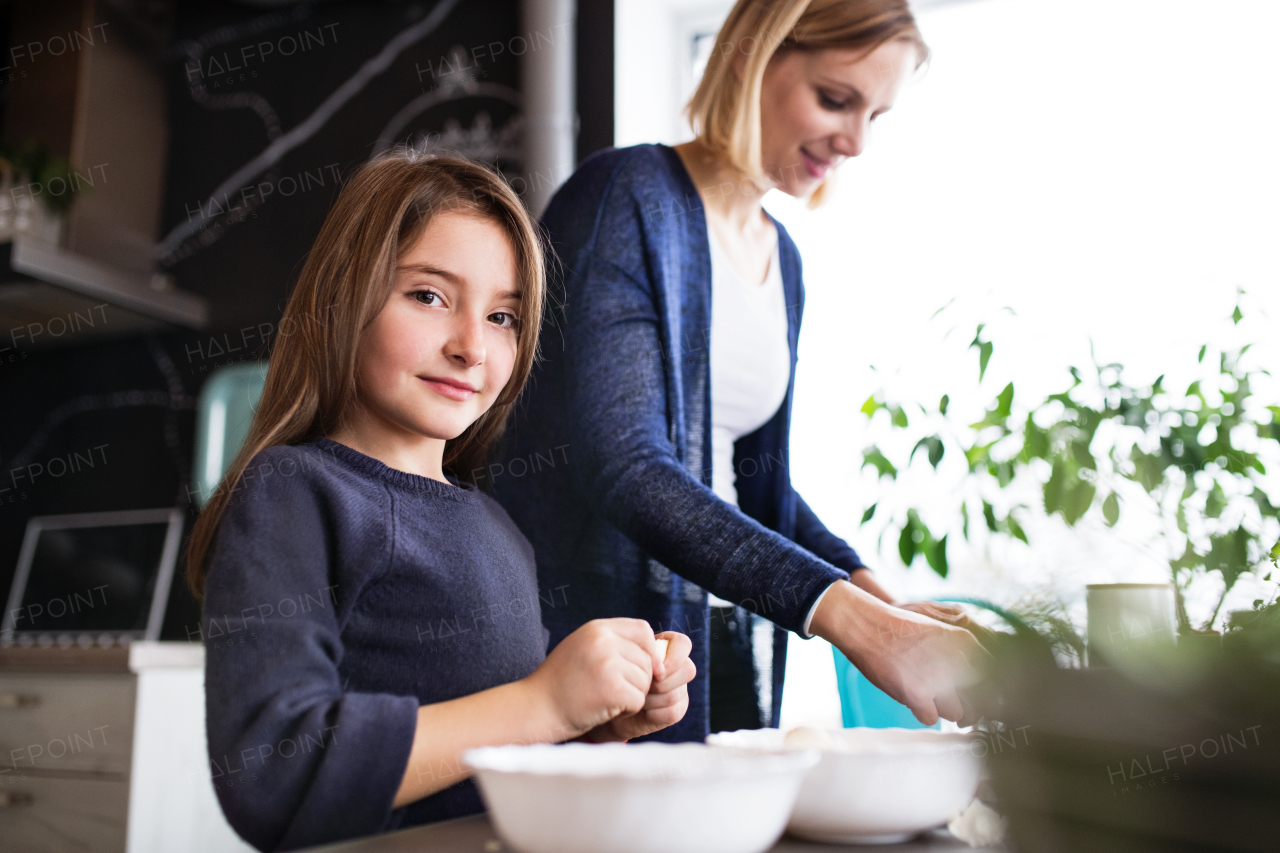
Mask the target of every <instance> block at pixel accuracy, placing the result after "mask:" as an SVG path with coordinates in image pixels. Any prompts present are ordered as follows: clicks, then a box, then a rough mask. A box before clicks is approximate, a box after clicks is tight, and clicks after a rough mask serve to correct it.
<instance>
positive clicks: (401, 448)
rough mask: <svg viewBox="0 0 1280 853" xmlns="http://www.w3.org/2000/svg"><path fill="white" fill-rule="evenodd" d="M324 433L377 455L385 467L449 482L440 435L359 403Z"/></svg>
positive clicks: (368, 454) (375, 457)
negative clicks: (420, 431) (331, 430)
mask: <svg viewBox="0 0 1280 853" xmlns="http://www.w3.org/2000/svg"><path fill="white" fill-rule="evenodd" d="M326 437H327V438H328V439H330V440H331V441H336V442H338V443H339V444H345V445H346V446H347V447H350V448H351V449H352V450H355V451H357V452H359V453H363V454H364V455H365V456H370V457H372V458H374V459H377V460H378V461H379V462H381V463H382V464H383V465H386V466H387V467H388V468H394V469H396V470H397V471H404V472H406V473H409V474H417V475H418V476H420V477H429V478H430V479H432V480H438V481H440V482H441V483H448V482H449V481H448V479H446V478H445V476H444V445H445V442H444V439H440V438H430V437H429V436H424V435H420V434H418V433H415V432H411V431H410V430H407V429H405V428H404V427H402V426H400V425H399V424H395V423H392V422H391V421H388V420H386V419H384V418H381V417H379V416H377V415H375V414H373V413H372V412H369V411H368V410H367V409H365V408H363V407H359V409H358V411H357V412H356V413H354V414H353V415H352V417H351V418H350V419H349V420H348V422H347V423H346V424H344V425H343V426H342V428H340V429H338V430H337V431H335V432H334V433H332V434H331V435H329V436H326Z"/></svg>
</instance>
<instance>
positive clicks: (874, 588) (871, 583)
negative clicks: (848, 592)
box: [849, 569, 899, 605]
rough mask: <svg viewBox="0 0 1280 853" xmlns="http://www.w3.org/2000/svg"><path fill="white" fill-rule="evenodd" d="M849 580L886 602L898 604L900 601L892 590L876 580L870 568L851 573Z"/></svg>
mask: <svg viewBox="0 0 1280 853" xmlns="http://www.w3.org/2000/svg"><path fill="white" fill-rule="evenodd" d="M849 582H850V583H852V584H853V585H854V586H856V587H858V589H861V590H865V591H867V592H869V593H871V594H872V595H874V596H875V597H876V598H878V599H880V600H881V601H883V602H884V603H885V604H891V605H897V604H898V603H899V602H898V600H897V599H895V598H894V597H893V595H892V594H890V592H889V591H888V590H887V589H885V588H884V587H882V586H881V585H880V582H879V581H877V580H876V576H875V575H874V574H873V573H872V571H871V570H870V569H858V570H857V571H856V572H851V573H850V574H849Z"/></svg>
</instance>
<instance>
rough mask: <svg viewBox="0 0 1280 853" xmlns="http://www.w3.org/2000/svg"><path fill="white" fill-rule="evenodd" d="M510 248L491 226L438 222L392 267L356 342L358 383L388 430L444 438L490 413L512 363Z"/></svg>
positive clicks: (515, 316) (446, 216) (462, 218)
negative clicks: (384, 292) (385, 292)
mask: <svg viewBox="0 0 1280 853" xmlns="http://www.w3.org/2000/svg"><path fill="white" fill-rule="evenodd" d="M519 317H520V294H519V287H518V285H517V277H516V261H515V252H514V250H513V249H512V246H511V241H510V239H509V238H508V237H507V234H506V232H505V231H504V230H503V228H502V227H501V226H500V225H498V224H497V223H495V222H493V221H491V220H488V219H483V218H481V217H478V216H473V215H467V214H462V213H440V214H437V215H436V216H434V217H433V218H432V219H431V221H430V222H429V223H428V224H427V227H426V228H425V229H423V232H422V236H421V237H419V238H418V241H417V243H416V244H414V245H413V246H412V247H411V248H410V249H409V250H408V251H407V252H405V253H404V254H403V255H402V256H401V257H400V260H399V262H398V264H397V268H396V277H395V284H394V286H393V287H392V290H391V296H390V297H389V298H388V299H387V303H386V305H384V306H383V308H382V311H381V312H379V313H378V316H377V317H376V318H375V319H374V321H373V323H372V324H370V326H369V328H368V329H366V330H365V333H364V335H363V336H362V337H361V340H360V345H359V358H358V360H357V367H356V382H357V387H358V388H359V393H360V401H361V403H362V404H363V405H364V407H365V408H366V410H367V411H368V414H370V415H372V416H373V417H375V418H377V419H379V420H381V421H382V422H383V425H384V426H390V427H392V428H393V429H399V430H403V431H405V432H408V433H412V434H416V435H418V436H424V437H428V438H437V439H444V440H449V439H452V438H457V437H458V436H459V435H460V434H461V433H462V431H463V430H464V429H466V428H467V427H468V426H470V425H471V424H472V423H473V422H474V421H475V420H476V419H477V418H479V417H480V416H481V415H483V414H484V413H485V412H486V411H488V410H489V407H490V406H492V405H493V403H494V400H496V399H497V397H498V395H499V394H500V393H501V392H502V389H503V388H504V387H506V384H507V380H508V379H510V378H511V369H512V366H513V365H514V364H515V360H516V346H517V328H518V326H519V322H518V320H519Z"/></svg>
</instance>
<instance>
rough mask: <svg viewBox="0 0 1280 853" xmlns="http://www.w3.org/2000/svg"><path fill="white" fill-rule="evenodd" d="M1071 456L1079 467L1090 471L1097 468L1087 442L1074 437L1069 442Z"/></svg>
mask: <svg viewBox="0 0 1280 853" xmlns="http://www.w3.org/2000/svg"><path fill="white" fill-rule="evenodd" d="M1071 457H1072V458H1073V459H1075V461H1076V464H1077V465H1079V466H1080V467H1081V468H1088V469H1089V470H1091V471H1096V470H1098V463H1097V462H1095V461H1094V458H1093V454H1092V453H1090V452H1089V442H1088V441H1084V440H1081V439H1076V440H1075V441H1072V442H1071Z"/></svg>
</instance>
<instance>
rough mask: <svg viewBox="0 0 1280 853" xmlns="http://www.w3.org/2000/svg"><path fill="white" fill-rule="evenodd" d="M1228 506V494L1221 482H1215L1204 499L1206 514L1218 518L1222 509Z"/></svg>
mask: <svg viewBox="0 0 1280 853" xmlns="http://www.w3.org/2000/svg"><path fill="white" fill-rule="evenodd" d="M1226 508H1227V496H1226V494H1225V493H1224V492H1223V491H1222V486H1221V484H1219V483H1214V484H1213V488H1212V489H1210V490H1209V494H1208V495H1206V496H1205V500H1204V514H1205V515H1207V516H1209V518H1218V517H1220V516H1221V515H1222V511H1223V510H1224V509H1226Z"/></svg>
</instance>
